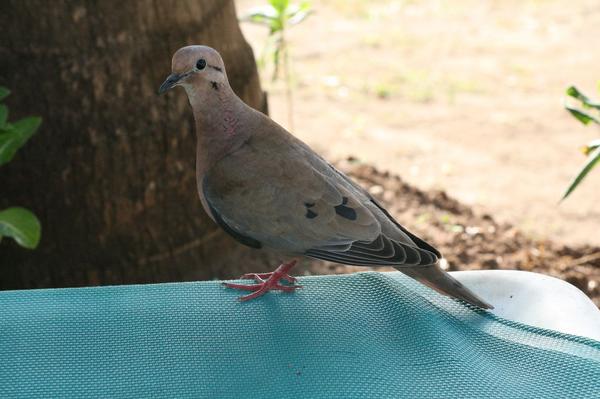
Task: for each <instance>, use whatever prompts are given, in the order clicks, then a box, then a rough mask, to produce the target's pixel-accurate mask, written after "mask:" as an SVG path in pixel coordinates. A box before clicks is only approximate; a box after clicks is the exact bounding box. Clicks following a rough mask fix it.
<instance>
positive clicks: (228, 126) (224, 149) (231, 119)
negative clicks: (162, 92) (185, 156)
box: [188, 84, 250, 175]
mask: <svg viewBox="0 0 600 399" xmlns="http://www.w3.org/2000/svg"><path fill="white" fill-rule="evenodd" d="M203 91H204V93H202V92H196V93H194V94H195V95H192V96H189V99H190V103H191V105H192V109H193V111H194V119H195V121H196V136H197V151H196V168H197V171H198V173H199V174H200V175H203V174H204V173H205V172H206V170H208V169H209V168H210V167H211V166H212V165H214V164H215V163H216V162H217V161H219V160H220V159H222V158H223V157H224V156H226V155H227V154H229V153H231V152H232V151H234V150H236V149H237V148H239V147H240V146H241V145H242V144H243V143H244V142H245V141H246V140H247V139H248V137H249V134H250V132H249V129H247V128H244V127H245V126H244V125H245V123H244V121H243V120H242V116H243V115H244V108H245V107H247V105H246V104H244V102H243V101H242V100H241V99H240V98H239V97H238V96H236V95H235V93H234V92H233V90H232V89H231V88H230V87H229V86H228V85H226V84H219V85H217V86H216V88H215V87H213V86H212V85H211V86H208V87H207V88H204V90H203ZM188 95H189V93H188Z"/></svg>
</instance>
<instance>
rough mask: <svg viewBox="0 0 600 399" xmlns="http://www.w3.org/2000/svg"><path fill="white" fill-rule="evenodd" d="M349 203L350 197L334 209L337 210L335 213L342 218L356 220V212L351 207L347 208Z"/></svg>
mask: <svg viewBox="0 0 600 399" xmlns="http://www.w3.org/2000/svg"><path fill="white" fill-rule="evenodd" d="M347 203H348V197H343V198H342V203H341V204H340V205H338V206H336V207H334V208H333V209H335V213H337V214H338V215H340V216H341V217H343V218H345V219H348V220H356V211H355V210H354V209H352V208H350V207H349V206H346V204H347Z"/></svg>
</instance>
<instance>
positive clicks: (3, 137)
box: [0, 116, 42, 166]
mask: <svg viewBox="0 0 600 399" xmlns="http://www.w3.org/2000/svg"><path fill="white" fill-rule="evenodd" d="M41 123H42V118H40V117H37V116H30V117H28V118H23V119H21V120H19V121H17V122H15V123H13V124H12V125H10V126H9V127H8V129H6V130H5V131H4V132H2V133H0V166H1V165H4V164H5V163H7V162H9V161H10V160H12V159H13V157H14V156H15V154H16V152H17V150H18V149H19V148H21V147H22V146H23V145H24V144H25V143H26V142H27V140H29V138H30V137H31V136H32V135H33V133H35V131H36V130H37V128H38V127H39V126H40V124H41Z"/></svg>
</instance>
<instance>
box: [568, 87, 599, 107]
mask: <svg viewBox="0 0 600 399" xmlns="http://www.w3.org/2000/svg"><path fill="white" fill-rule="evenodd" d="M567 95H568V96H570V97H573V98H575V99H577V100H579V101H581V102H582V103H583V106H584V107H586V108H595V109H599V110H600V103H599V102H597V101H594V100H592V99H590V98H589V97H588V96H586V95H585V94H583V93H582V92H580V91H579V90H578V89H577V87H575V86H571V87H569V88H568V89H567Z"/></svg>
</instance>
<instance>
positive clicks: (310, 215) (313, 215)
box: [304, 209, 319, 219]
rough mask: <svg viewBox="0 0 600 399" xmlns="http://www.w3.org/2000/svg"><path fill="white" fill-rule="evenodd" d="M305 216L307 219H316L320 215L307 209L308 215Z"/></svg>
mask: <svg viewBox="0 0 600 399" xmlns="http://www.w3.org/2000/svg"><path fill="white" fill-rule="evenodd" d="M304 216H306V218H307V219H314V218H316V217H317V216H319V215H318V214H317V213H315V212H313V211H311V210H310V209H307V210H306V215H304Z"/></svg>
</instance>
